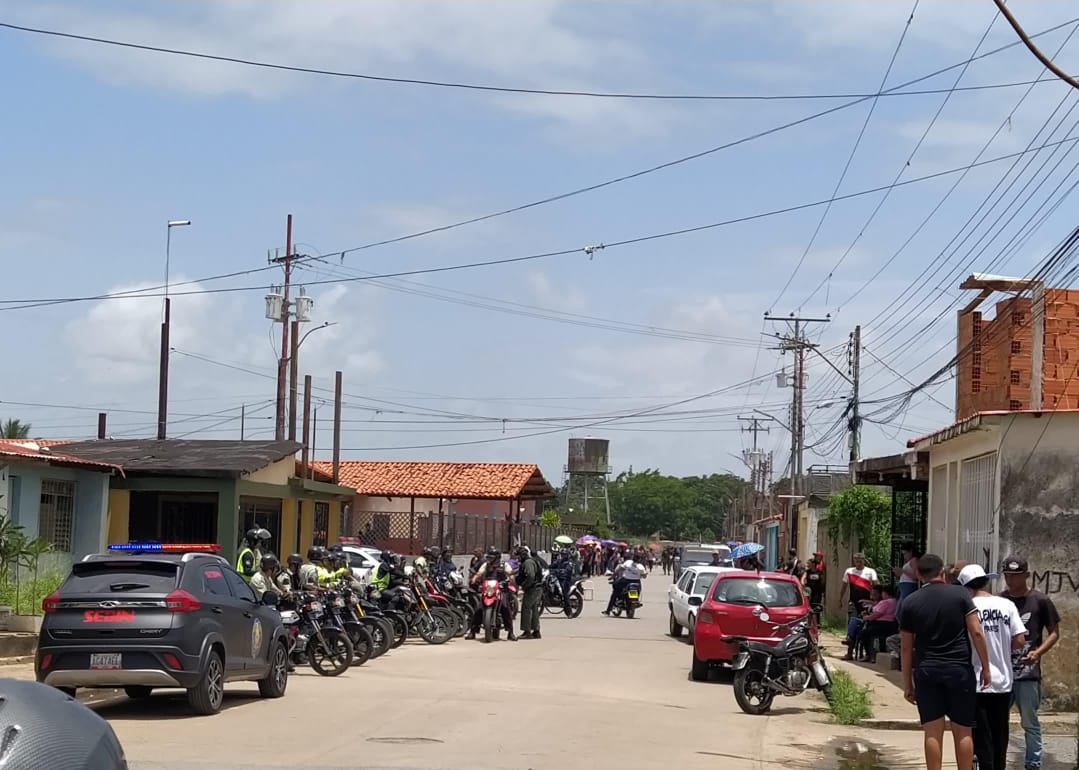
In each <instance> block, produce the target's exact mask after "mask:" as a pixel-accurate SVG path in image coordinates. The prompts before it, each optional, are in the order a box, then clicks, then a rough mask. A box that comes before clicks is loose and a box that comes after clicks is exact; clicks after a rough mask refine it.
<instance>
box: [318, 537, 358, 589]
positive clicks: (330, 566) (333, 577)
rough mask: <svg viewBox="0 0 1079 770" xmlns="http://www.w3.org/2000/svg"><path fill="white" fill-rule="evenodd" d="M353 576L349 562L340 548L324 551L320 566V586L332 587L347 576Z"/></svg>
mask: <svg viewBox="0 0 1079 770" xmlns="http://www.w3.org/2000/svg"><path fill="white" fill-rule="evenodd" d="M351 574H352V570H350V569H349V568H348V560H347V558H346V557H345V555H344V551H343V550H342V549H341V548H340V547H339V546H335V547H334V548H331V549H330V550H328V551H327V550H325V549H323V555H322V560H321V563H320V564H319V566H318V584H319V585H320V586H328V585H332V584H334V583H336V582H337V581H338V580H340V579H341V578H343V577H345V575H351Z"/></svg>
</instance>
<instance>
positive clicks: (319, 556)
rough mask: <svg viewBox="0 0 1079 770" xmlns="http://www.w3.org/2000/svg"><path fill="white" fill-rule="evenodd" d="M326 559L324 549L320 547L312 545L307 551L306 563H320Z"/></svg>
mask: <svg viewBox="0 0 1079 770" xmlns="http://www.w3.org/2000/svg"><path fill="white" fill-rule="evenodd" d="M325 558H326V549H325V548H323V547H322V546H321V545H313V546H311V547H310V548H308V549H307V560H308V561H322V560H323V559H325Z"/></svg>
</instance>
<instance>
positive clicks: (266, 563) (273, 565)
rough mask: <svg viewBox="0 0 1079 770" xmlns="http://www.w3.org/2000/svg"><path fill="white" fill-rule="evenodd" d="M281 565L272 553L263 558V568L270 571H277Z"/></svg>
mask: <svg viewBox="0 0 1079 770" xmlns="http://www.w3.org/2000/svg"><path fill="white" fill-rule="evenodd" d="M280 566H281V564H280V563H279V562H278V561H277V557H276V556H274V555H273V554H272V553H268V554H266V555H265V556H263V557H262V568H263V569H268V570H275V569H277V568H278V567H280Z"/></svg>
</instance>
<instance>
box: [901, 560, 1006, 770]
mask: <svg viewBox="0 0 1079 770" xmlns="http://www.w3.org/2000/svg"><path fill="white" fill-rule="evenodd" d="M918 577H919V578H920V579H921V581H922V582H923V583H925V584H926V585H925V586H923V587H922V588H920V589H918V590H917V591H915V592H914V593H913V594H911V595H910V596H909V597H907V600H906V601H905V602H904V603H903V616H902V618H900V621H899V631H900V634H901V643H902V647H901V655H902V660H903V683H904V695H905V696H906V699H907V700H908V701H910V702H911V703H916V704H917V706H918V716H919V718H920V719H921V722H922V730H923V731H924V732H925V766H926V769H927V770H941V763H942V762H943V746H942V743H943V741H944V726H945V725H944V718H945V717H947V718H948V719H949V720H950V721H951V723H952V738H953V739H954V741H955V757H956V765H957V767H958V770H972V768H973V766H974V741H973V737H972V732H971V731H972V728H973V727H974V723H975V721H976V720H977V699H976V697H975V696H976V693H977V688H978V686H979V684H978V683H976V682H975V681H974V666H973V665H972V664H971V654H970V650H971V646H972V645H973V647H974V650H975V652H976V653H977V655H978V658H979V659H980V660H981V664H982V675H981V682H980V686H981V687H988V686H989V684H990V668H989V652H988V650H987V649H986V645H985V636H984V635H983V634H982V624H981V622H980V621H979V619H978V612H977V608H975V606H974V601H973V600H972V599H971V598H970V592H969V591H967V590H966V589H965V588H963V587H961V586H958V585H952V584H950V583H948V582H947V581H946V579H945V576H944V561H943V560H942V559H941V558H940V557H939V556H937V555H935V554H931V553H928V554H926V555H925V556H922V557H921V558H919V559H918Z"/></svg>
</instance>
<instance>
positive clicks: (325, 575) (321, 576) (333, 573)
mask: <svg viewBox="0 0 1079 770" xmlns="http://www.w3.org/2000/svg"><path fill="white" fill-rule="evenodd" d="M351 574H352V570H350V569H349V568H348V567H342V568H341V569H336V570H328V569H326V568H325V567H319V568H318V582H319V585H324V586H328V585H330V584H331V583H333V582H334V581H336V580H337V579H338V578H342V577H344V576H345V575H351Z"/></svg>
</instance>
